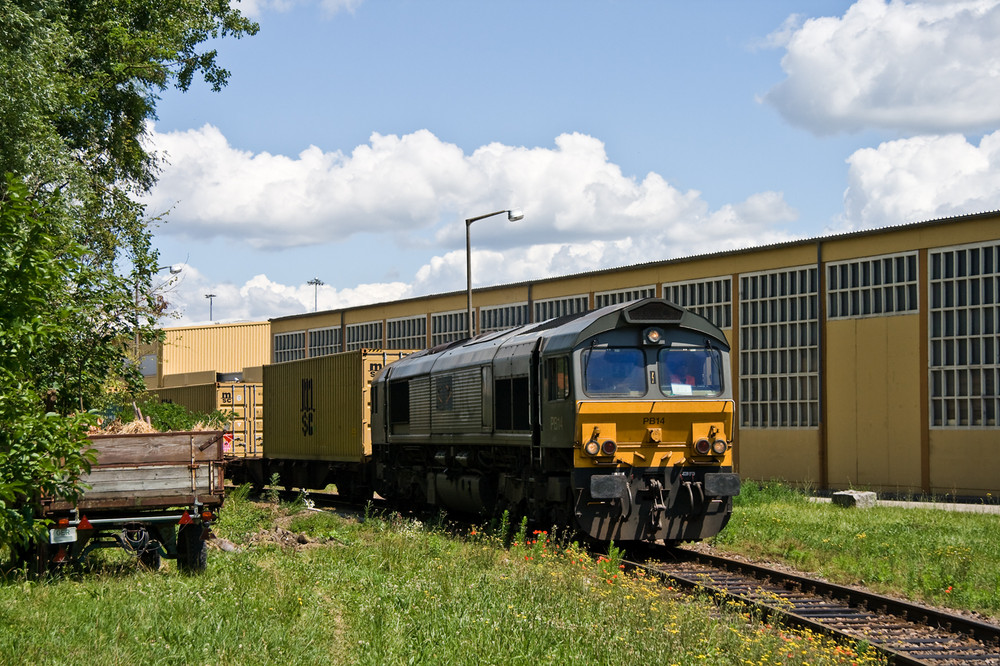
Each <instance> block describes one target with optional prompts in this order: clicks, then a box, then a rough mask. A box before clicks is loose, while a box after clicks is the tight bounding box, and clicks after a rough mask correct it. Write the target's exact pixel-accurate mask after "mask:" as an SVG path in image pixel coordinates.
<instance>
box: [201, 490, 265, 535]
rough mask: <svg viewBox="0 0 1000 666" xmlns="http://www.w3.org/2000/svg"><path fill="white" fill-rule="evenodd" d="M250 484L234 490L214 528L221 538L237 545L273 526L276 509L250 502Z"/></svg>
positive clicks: (227, 497)
mask: <svg viewBox="0 0 1000 666" xmlns="http://www.w3.org/2000/svg"><path fill="white" fill-rule="evenodd" d="M250 490H251V486H250V484H244V485H242V486H240V487H239V488H235V489H233V490H232V491H231V492H230V493H229V494H228V495H227V496H226V503H225V504H224V505H223V507H222V510H221V511H219V520H218V521H217V522H216V523H215V525H214V526H213V527H212V529H213V531H214V532H215V533H216V534H218V535H219V536H221V537H223V538H226V539H229V540H231V541H235V542H237V543H240V542H243V541H246V539H247V538H248V537H249V536H250V535H252V534H255V533H257V532H260V531H261V530H265V529H267V528H268V527H270V526H271V524H272V523H273V522H274V518H275V507H273V506H269V505H265V504H259V503H254V502H251V501H250Z"/></svg>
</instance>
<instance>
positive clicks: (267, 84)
mask: <svg viewBox="0 0 1000 666" xmlns="http://www.w3.org/2000/svg"><path fill="white" fill-rule="evenodd" d="M998 5H1000V0H961V1H954V2H951V1H942V0H935V1H933V2H884V1H882V0H860V1H859V2H857V3H851V2H834V1H826V2H823V1H817V2H810V3H801V2H779V1H774V2H765V3H747V2H735V1H733V2H699V3H691V2H685V3H681V2H665V1H664V2H626V1H616V2H611V1H596V0H594V1H586V0H584V1H579V2H570V1H557V0H553V1H550V2H538V1H531V2H529V1H518V0H510V1H506V2H486V1H481V2H458V1H448V2H445V1H422V2H416V1H404V0H399V1H392V0H325V1H320V0H315V1H313V0H255V1H253V2H243V3H241V4H240V5H238V6H240V7H241V8H242V9H243V11H245V13H247V14H248V15H250V16H252V17H253V18H254V19H256V20H257V21H258V22H259V23H260V27H261V30H260V33H259V34H258V35H257V36H255V37H252V38H248V39H243V40H239V41H235V40H227V41H222V42H219V43H218V45H217V46H218V49H219V53H220V59H221V61H222V63H223V65H224V66H226V67H227V68H228V69H229V70H230V71H231V72H232V77H231V79H230V83H229V85H228V86H227V87H226V88H224V89H223V91H222V92H221V93H212V92H211V91H210V90H208V89H207V86H204V85H198V86H195V87H194V88H193V89H192V90H191V91H189V92H188V93H185V94H180V93H177V92H173V91H167V92H165V93H164V94H163V95H162V99H161V101H160V103H159V105H158V116H159V118H158V120H157V122H156V123H155V125H154V126H153V127H151V128H150V145H151V146H152V147H154V148H155V149H157V150H158V151H160V152H161V154H162V155H163V157H164V164H163V170H162V172H161V177H160V182H159V184H158V185H157V186H156V188H155V189H154V190H153V192H152V193H151V194H150V196H149V197H148V198H147V203H148V205H149V209H148V210H149V212H150V214H158V213H161V212H163V211H165V210H168V209H169V211H170V212H169V214H168V215H167V216H166V218H165V220H166V222H165V223H163V224H162V225H161V226H159V227H158V229H157V234H156V239H157V246H158V248H159V249H160V253H161V255H160V258H161V262H162V263H163V264H178V263H183V264H185V267H184V270H183V271H182V272H181V273H180V274H179V276H178V278H177V279H176V281H175V282H174V283H173V284H171V285H169V287H168V289H169V295H168V299H169V300H170V301H171V302H172V303H173V304H174V306H175V311H176V315H177V318H176V319H173V320H167V321H165V322H164V323H165V325H186V324H195V323H203V322H205V321H207V320H208V302H207V300H206V299H205V298H204V294H206V293H215V294H216V295H217V296H216V297H215V299H214V315H215V319H216V320H220V319H221V320H261V319H267V318H269V317H276V316H283V315H287V314H295V313H300V312H307V311H311V310H312V308H313V297H314V290H313V287H311V286H308V285H307V284H306V282H307V281H308V280H310V279H311V278H314V277H319V278H320V279H321V280H323V281H324V282H325V285H324V286H323V287H322V288H320V290H319V294H318V300H319V308H320V309H321V310H322V309H328V308H336V307H343V306H350V305H358V304H362V303H370V302H379V301H384V300H392V299H394V298H405V297H410V296H414V295H419V294H426V293H437V292H446V291H453V290H462V289H464V285H465V248H464V224H463V220H464V218H466V217H473V216H476V215H481V214H483V213H487V212H490V211H493V210H499V209H504V208H510V207H519V208H522V209H523V210H524V216H525V217H524V220H522V221H521V222H517V223H508V222H507V221H506V219H505V218H504V217H502V216H500V217H496V218H491V219H489V220H483V221H481V222H478V223H476V224H475V225H474V226H473V227H472V234H473V246H474V252H473V258H474V270H473V274H474V277H475V280H476V284H477V285H486V284H501V283H506V282H513V281H519V280H523V279H530V278H538V277H545V276H550V275H562V274H567V273H573V272H580V271H586V270H594V269H598V268H606V267H611V266H619V265H628V264H634V263H641V262H646V261H656V260H661V259H668V258H672V257H677V256H685V255H690V254H697V253H702V252H712V251H718V250H726V249H733V248H738V247H748V246H751V245H754V244H760V243H770V242H778V241H782V240H788V239H791V238H801V237H812V236H817V235H821V234H824V233H832V232H838V231H845V230H849V229H858V228H867V227H880V226H886V225H893V224H902V223H908V222H916V221H920V220H924V219H932V218H935V217H942V216H947V215H955V214H961V213H970V212H981V211H984V210H995V209H997V208H1000V132H998V130H1000V105H998V104H996V100H997V99H1000V55H998V54H1000V7H998ZM804 11H805V12H807V13H802V12H804ZM165 273H166V271H164V274H165ZM163 279H164V280H165V279H166V275H164V276H163Z"/></svg>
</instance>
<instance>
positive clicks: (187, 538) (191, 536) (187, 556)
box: [177, 525, 208, 574]
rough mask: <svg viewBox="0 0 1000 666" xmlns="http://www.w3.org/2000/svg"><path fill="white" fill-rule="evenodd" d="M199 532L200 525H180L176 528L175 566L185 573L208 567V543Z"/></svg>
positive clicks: (200, 529) (199, 571)
mask: <svg viewBox="0 0 1000 666" xmlns="http://www.w3.org/2000/svg"><path fill="white" fill-rule="evenodd" d="M201 533H202V528H201V525H181V526H180V528H179V529H178V530H177V568H178V569H180V570H181V571H183V572H185V573H190V574H194V573H201V572H202V571H204V570H205V569H206V568H208V545H207V544H206V543H205V540H204V539H202V538H201Z"/></svg>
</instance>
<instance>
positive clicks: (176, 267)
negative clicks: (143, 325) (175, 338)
mask: <svg viewBox="0 0 1000 666" xmlns="http://www.w3.org/2000/svg"><path fill="white" fill-rule="evenodd" d="M168 268H169V269H170V274H171V275H177V274H178V273H180V272H181V271H182V270H184V266H183V265H182V264H174V265H173V266H157V267H156V268H154V269H153V273H152V274H153V275H156V274H157V273H159V272H160V271H165V270H167V269H168ZM168 282H169V281H168ZM166 284H167V283H166V282H165V283H163V284H161V285H159V286H158V287H157V289H159V288H160V287H162V286H164V285H166ZM139 315H140V312H139V276H136V278H135V353H136V354H138V353H139Z"/></svg>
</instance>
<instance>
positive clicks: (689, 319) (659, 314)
mask: <svg viewBox="0 0 1000 666" xmlns="http://www.w3.org/2000/svg"><path fill="white" fill-rule="evenodd" d="M629 325H645V326H677V327H680V328H685V329H688V330H691V331H694V332H696V333H700V334H702V335H704V336H706V337H707V338H711V339H712V340H713V341H715V342H716V343H717V344H718V345H720V346H722V347H723V348H725V349H726V350H728V349H729V343H728V342H727V341H726V336H725V334H724V333H723V332H722V331H721V330H720V329H719V328H718V327H716V326H715V325H714V324H712V323H711V322H710V321H708V320H707V319H705V318H704V317H702V316H700V315H697V314H695V313H694V312H691V311H689V310H685V309H684V308H682V307H681V306H679V305H676V304H674V303H671V302H670V301H667V300H664V299H662V298H646V299H643V300H640V301H632V302H629V303H619V304H616V305H609V306H606V307H603V308H600V309H599V310H592V311H588V312H580V313H576V314H571V315H565V316H563V317H557V318H555V319H549V320H546V321H543V322H539V323H536V324H526V325H524V326H518V327H516V328H511V329H506V330H503V331H498V332H493V333H486V334H483V335H479V336H477V337H475V338H472V339H464V340H457V341H455V342H450V343H446V344H443V345H438V346H437V347H433V348H431V349H426V350H423V351H420V352H416V353H414V354H411V355H410V356H407V357H406V358H404V359H401V360H400V361H397V362H396V363H393V364H392V366H393V370H392V375H393V376H394V377H398V378H402V377H406V376H412V375H417V374H422V373H425V372H430V371H431V368H432V367H434V368H437V369H440V368H442V367H444V366H448V367H450V368H455V367H459V366H474V365H480V364H484V363H489V362H490V361H492V360H493V359H494V358H495V357H496V356H497V355H498V353H500V351H501V349H507V350H510V352H511V354H513V353H514V352H513V348H514V347H520V348H522V349H523V348H525V347H531V348H534V344H535V341H536V340H538V339H539V338H543V339H545V342H544V343H543V346H542V349H543V351H545V352H547V353H552V352H560V351H569V350H572V349H574V348H576V347H577V345H579V344H580V343H581V342H583V341H584V340H586V339H587V338H590V337H592V336H594V335H597V334H599V333H602V332H604V331H610V330H613V329H616V328H621V327H623V326H629Z"/></svg>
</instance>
